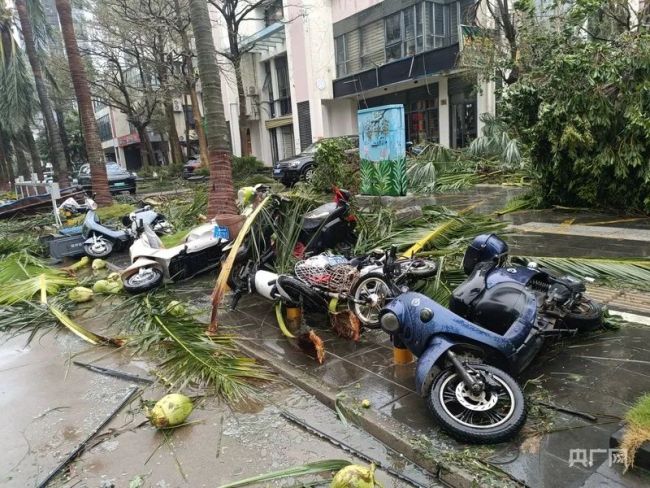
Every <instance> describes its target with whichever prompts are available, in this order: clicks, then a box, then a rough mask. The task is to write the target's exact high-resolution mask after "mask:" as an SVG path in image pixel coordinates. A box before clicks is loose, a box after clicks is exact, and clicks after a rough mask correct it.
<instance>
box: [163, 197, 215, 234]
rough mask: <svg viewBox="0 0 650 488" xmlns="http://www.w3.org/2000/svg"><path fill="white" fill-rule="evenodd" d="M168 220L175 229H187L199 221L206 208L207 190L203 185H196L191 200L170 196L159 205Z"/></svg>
mask: <svg viewBox="0 0 650 488" xmlns="http://www.w3.org/2000/svg"><path fill="white" fill-rule="evenodd" d="M159 210H160V213H162V214H163V215H164V216H165V217H166V218H167V220H169V222H171V223H172V224H174V227H175V228H177V229H189V228H191V227H194V226H195V225H197V224H198V223H199V216H200V215H205V214H206V213H207V210H208V192H207V191H206V189H205V188H203V187H197V188H196V189H195V190H194V191H193V194H192V200H191V201H189V202H188V201H186V200H184V199H181V198H172V199H169V200H167V201H166V202H164V203H163V204H162V205H160V206H159Z"/></svg>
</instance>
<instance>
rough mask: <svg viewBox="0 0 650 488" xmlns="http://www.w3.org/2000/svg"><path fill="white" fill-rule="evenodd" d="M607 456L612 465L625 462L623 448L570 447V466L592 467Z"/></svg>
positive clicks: (609, 463)
mask: <svg viewBox="0 0 650 488" xmlns="http://www.w3.org/2000/svg"><path fill="white" fill-rule="evenodd" d="M605 457H606V459H607V463H608V465H609V466H610V467H611V466H613V465H614V464H623V463H624V452H623V449H569V467H570V468H573V467H574V466H582V467H583V468H591V467H592V466H593V465H594V464H595V463H599V462H600V461H602V460H603V459H605Z"/></svg>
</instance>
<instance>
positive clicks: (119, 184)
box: [115, 181, 126, 186]
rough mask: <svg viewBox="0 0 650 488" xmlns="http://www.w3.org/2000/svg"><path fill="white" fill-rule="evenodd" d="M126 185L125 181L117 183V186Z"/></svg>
mask: <svg viewBox="0 0 650 488" xmlns="http://www.w3.org/2000/svg"><path fill="white" fill-rule="evenodd" d="M125 185H126V183H124V182H123V181H120V182H118V183H115V186H125Z"/></svg>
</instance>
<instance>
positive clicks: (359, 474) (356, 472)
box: [330, 464, 375, 488]
mask: <svg viewBox="0 0 650 488" xmlns="http://www.w3.org/2000/svg"><path fill="white" fill-rule="evenodd" d="M330 488H375V465H374V464H371V465H370V468H366V467H365V466H359V465H358V464H350V465H349V466H346V467H345V468H343V469H341V470H339V471H338V472H337V473H336V475H335V476H334V479H333V480H332V484H330Z"/></svg>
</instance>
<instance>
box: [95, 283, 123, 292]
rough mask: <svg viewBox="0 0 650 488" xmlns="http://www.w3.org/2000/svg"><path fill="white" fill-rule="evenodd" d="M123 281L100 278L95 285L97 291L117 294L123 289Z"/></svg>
mask: <svg viewBox="0 0 650 488" xmlns="http://www.w3.org/2000/svg"><path fill="white" fill-rule="evenodd" d="M122 288H123V286H122V282H121V281H115V280H98V281H96V282H95V284H94V285H93V291H94V292H95V293H107V294H113V295H115V294H117V293H120V292H121V291H122Z"/></svg>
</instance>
